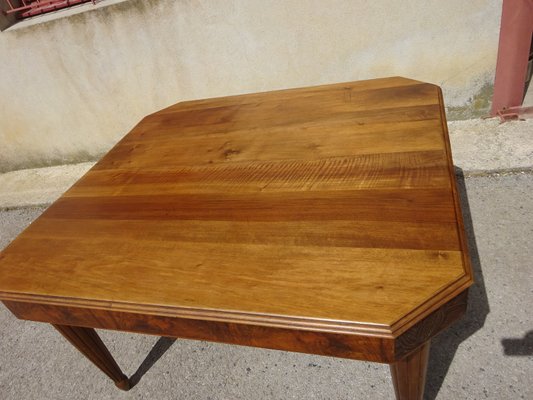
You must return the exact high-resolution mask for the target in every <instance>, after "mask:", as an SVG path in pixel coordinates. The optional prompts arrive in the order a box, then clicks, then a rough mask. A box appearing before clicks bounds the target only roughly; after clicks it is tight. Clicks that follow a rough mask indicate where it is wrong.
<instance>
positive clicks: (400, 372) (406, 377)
mask: <svg viewBox="0 0 533 400" xmlns="http://www.w3.org/2000/svg"><path fill="white" fill-rule="evenodd" d="M428 358H429V341H427V342H425V343H424V344H423V345H422V346H420V347H419V348H418V349H416V351H414V352H412V353H411V354H409V355H408V356H406V357H404V358H403V359H402V360H400V361H397V362H395V363H393V364H391V365H390V370H391V375H392V383H393V384H394V391H395V393H396V399H397V400H422V399H423V397H424V386H425V384H426V372H427V366H428Z"/></svg>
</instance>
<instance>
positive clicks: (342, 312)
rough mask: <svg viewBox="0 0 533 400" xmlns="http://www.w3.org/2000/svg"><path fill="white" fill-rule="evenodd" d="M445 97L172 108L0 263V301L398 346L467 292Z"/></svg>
mask: <svg viewBox="0 0 533 400" xmlns="http://www.w3.org/2000/svg"><path fill="white" fill-rule="evenodd" d="M463 230H464V228H463V225H462V219H461V212H460V208H459V203H458V199H457V193H456V188H455V180H454V174H453V165H452V161H451V153H450V147H449V140H448V136H447V130H446V121H445V117H444V112H443V102H442V96H441V94H440V89H439V88H438V87H436V86H434V85H430V84H425V83H421V82H417V81H413V80H409V79H404V78H387V79H378V80H371V81H361V82H351V83H342V84H335V85H326V86H319V87H313V88H305V89H293V90H287V91H278V92H269V93H259V94H252V95H242V96H234V97H226V98H218V99H207V100H200V101H192V102H185V103H179V104H177V105H175V106H172V107H169V108H167V109H165V110H162V111H160V112H158V113H155V114H153V115H150V116H148V117H146V118H145V119H143V120H142V121H141V122H140V123H139V124H138V125H137V126H136V127H135V128H134V129H133V130H132V131H131V132H130V133H129V134H128V135H126V136H125V137H124V138H123V139H122V140H121V141H120V142H119V143H118V144H117V145H116V146H115V147H114V148H113V149H112V150H111V151H110V152H109V153H108V154H107V155H106V156H104V157H103V159H102V160H101V161H100V162H99V163H98V164H97V165H96V166H95V167H94V168H92V169H91V170H90V171H89V172H88V173H87V174H86V175H85V176H84V177H83V178H81V179H80V180H79V181H78V182H77V183H76V184H75V185H74V186H73V187H72V188H71V189H70V190H68V191H67V192H66V193H65V194H64V195H63V196H62V197H61V198H60V199H59V200H58V201H57V202H56V203H54V204H53V205H52V206H51V207H50V208H49V209H48V210H47V211H45V213H44V214H43V215H42V216H41V217H40V218H38V219H37V220H36V221H35V222H34V223H33V224H31V225H30V227H29V228H28V229H26V230H25V231H24V232H23V233H22V234H21V235H20V236H19V237H18V238H17V239H16V240H14V241H13V242H12V243H11V244H10V245H9V246H8V247H7V248H6V249H5V250H4V251H3V252H2V253H1V254H0V300H6V301H12V302H23V303H24V302H27V303H34V304H41V305H50V306H59V307H74V308H81V309H83V308H85V309H93V310H102V311H109V312H127V313H133V314H139V315H144V316H154V317H175V318H185V319H191V320H200V321H218V322H220V323H224V324H242V325H248V326H255V327H277V328H283V329H304V330H306V331H318V332H322V331H324V332H326V331H327V332H343V333H349V334H352V335H353V334H356V335H367V336H369V337H374V336H380V335H381V336H383V337H396V336H400V335H402V334H403V333H405V332H407V331H408V330H409V329H410V328H411V327H413V326H415V325H416V324H417V323H418V322H420V321H422V320H423V319H424V318H426V317H428V316H429V315H430V314H432V313H433V312H434V311H435V310H437V309H439V308H440V307H442V306H443V305H444V304H446V303H448V302H450V301H451V300H453V299H454V298H455V297H456V296H457V295H458V294H460V293H461V292H463V291H464V290H465V289H466V288H467V287H468V286H470V284H471V283H472V274H471V269H470V264H469V261H468V256H467V249H466V244H465V238H464V233H463Z"/></svg>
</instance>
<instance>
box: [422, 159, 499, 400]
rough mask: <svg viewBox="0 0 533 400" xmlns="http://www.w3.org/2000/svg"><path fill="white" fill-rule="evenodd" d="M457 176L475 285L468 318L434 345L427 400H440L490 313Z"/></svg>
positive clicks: (461, 179) (462, 187)
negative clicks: (457, 359) (463, 347)
mask: <svg viewBox="0 0 533 400" xmlns="http://www.w3.org/2000/svg"><path fill="white" fill-rule="evenodd" d="M456 176H457V189H458V192H459V198H460V202H461V210H462V211H463V219H464V226H465V231H466V236H467V241H468V250H469V253H470V259H471V262H472V270H473V273H474V285H472V287H470V290H469V294H468V309H467V311H466V314H465V316H464V317H463V318H462V319H461V320H459V321H458V322H457V323H456V324H454V325H452V326H451V327H450V328H448V329H446V330H445V331H444V332H442V334H440V335H437V336H436V337H435V338H434V339H433V340H432V341H431V350H430V355H429V365H428V373H427V378H426V390H425V396H424V398H425V399H426V400H434V399H435V398H436V397H437V394H438V393H439V391H440V389H441V387H442V384H443V383H444V380H445V379H446V374H447V373H448V370H449V369H450V365H451V363H452V361H453V358H454V356H455V353H456V352H457V349H458V348H459V345H460V344H461V343H462V342H464V341H465V340H466V339H468V338H469V337H470V336H472V335H473V334H474V333H475V332H477V331H478V330H480V329H481V328H482V327H483V325H484V324H485V320H486V318H487V315H488V314H489V312H490V307H489V301H488V297H487V291H486V287H485V280H484V278H483V272H482V270H481V262H480V259H479V253H478V249H477V245H476V235H475V232H474V226H473V224H472V215H471V212H470V206H469V203H468V193H467V189H466V185H465V179H464V175H463V171H462V170H461V169H460V168H456Z"/></svg>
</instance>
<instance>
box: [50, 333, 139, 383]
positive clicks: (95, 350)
mask: <svg viewBox="0 0 533 400" xmlns="http://www.w3.org/2000/svg"><path fill="white" fill-rule="evenodd" d="M53 326H54V328H56V329H57V330H58V331H59V332H60V333H61V334H62V335H63V336H64V337H65V338H66V339H67V340H68V341H69V342H70V343H71V344H72V345H73V346H74V347H76V348H77V349H78V350H79V351H80V352H81V353H82V354H83V355H84V356H85V357H87V358H88V359H89V360H91V361H92V362H93V364H94V365H96V366H97V367H98V368H100V370H101V371H102V372H103V373H105V374H106V375H107V376H109V377H110V378H111V379H112V380H113V382H115V385H116V386H117V387H118V388H120V389H122V390H129V389H130V382H129V380H128V377H127V376H126V375H124V373H123V372H122V371H121V370H120V367H119V366H118V365H117V363H116V362H115V360H114V359H113V356H111V353H110V352H109V350H107V347H105V344H104V343H103V342H102V340H101V339H100V337H99V336H98V334H97V333H96V331H95V330H94V329H92V328H80V327H77V326H68V325H53Z"/></svg>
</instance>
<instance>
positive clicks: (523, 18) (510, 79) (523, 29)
mask: <svg viewBox="0 0 533 400" xmlns="http://www.w3.org/2000/svg"><path fill="white" fill-rule="evenodd" d="M532 35H533V0H503V9H502V20H501V28H500V42H499V46H498V60H497V63H496V77H495V79H494V96H493V98H492V109H491V114H492V115H493V116H494V115H497V114H498V112H499V111H502V110H504V109H508V108H516V107H520V106H521V105H522V101H523V98H524V84H525V79H526V73H527V62H528V56H529V49H530V46H531V38H532Z"/></svg>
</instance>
